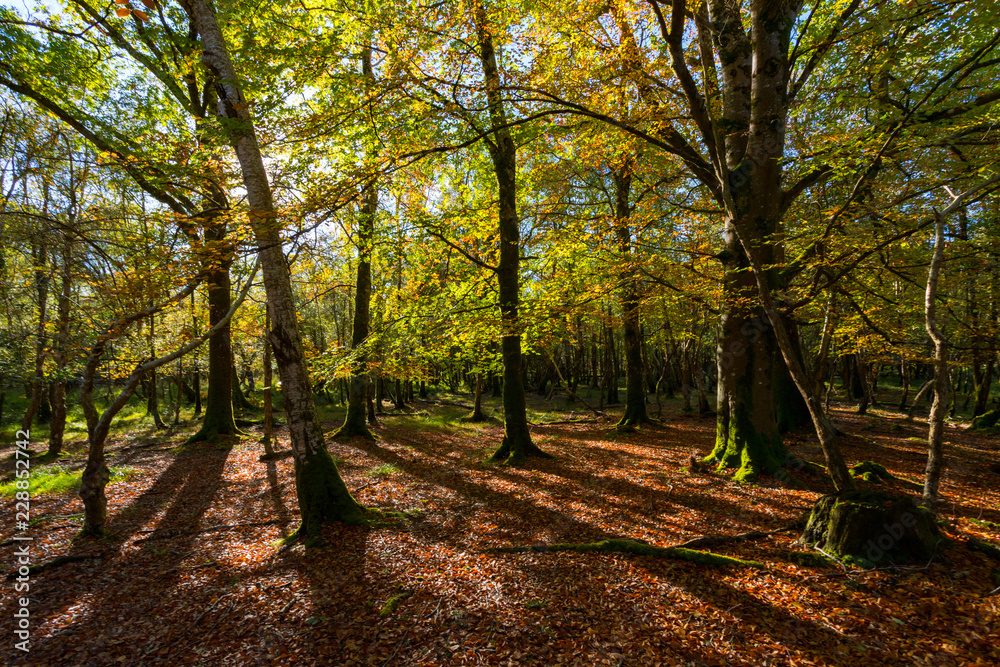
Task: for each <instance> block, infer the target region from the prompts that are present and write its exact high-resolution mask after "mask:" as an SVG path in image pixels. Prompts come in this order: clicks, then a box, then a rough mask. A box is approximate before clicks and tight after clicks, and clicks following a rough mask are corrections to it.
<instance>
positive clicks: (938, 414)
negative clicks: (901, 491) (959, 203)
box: [923, 215, 948, 510]
mask: <svg viewBox="0 0 1000 667" xmlns="http://www.w3.org/2000/svg"><path fill="white" fill-rule="evenodd" d="M943 262H944V216H942V215H938V217H937V220H936V222H935V227H934V255H933V256H932V258H931V266H930V269H929V271H928V273H927V292H926V294H925V298H924V320H925V326H926V328H927V334H928V335H929V336H930V337H931V340H932V341H933V342H934V403H933V404H932V405H931V414H930V416H929V417H928V418H927V469H926V471H925V472H924V494H923V503H924V505H925V506H926V507H928V508H929V509H932V510H933V509H936V507H937V502H938V487H939V486H940V482H941V468H942V466H943V465H944V452H943V444H942V441H941V440H942V438H941V434H942V433H943V431H944V416H945V411H946V410H947V408H948V343H947V341H946V340H945V338H944V335H943V334H942V333H941V330H940V329H939V328H938V323H937V292H938V280H939V278H940V276H941V264H942V263H943Z"/></svg>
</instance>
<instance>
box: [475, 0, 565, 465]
mask: <svg viewBox="0 0 1000 667" xmlns="http://www.w3.org/2000/svg"><path fill="white" fill-rule="evenodd" d="M474 12H475V23H476V37H477V39H478V44H479V55H480V60H481V61H482V65H483V74H484V76H485V80H486V98H487V105H488V107H489V116H490V123H491V125H492V129H493V135H492V138H490V137H484V138H483V141H485V142H486V146H487V148H488V149H489V153H490V158H491V159H492V161H493V171H494V175H495V177H496V180H497V192H498V196H499V203H500V206H499V209H500V211H499V224H498V227H499V236H500V259H499V262H498V263H497V268H496V274H497V288H498V290H497V291H498V293H499V299H500V329H501V332H500V335H501V339H500V349H501V353H502V355H503V410H504V414H503V428H504V435H503V440H502V441H501V443H500V447H499V448H497V450H496V452H494V453H493V456H491V457H490V460H491V461H494V462H503V463H508V464H512V465H516V464H519V463H522V462H523V461H524V460H525V459H526V458H527V457H530V456H535V457H546V458H548V457H549V456H550V455H548V454H546V453H545V452H543V451H542V450H541V449H539V448H538V447H537V446H536V445H535V444H534V443H533V442H532V441H531V433H530V431H529V430H528V410H527V404H526V401H525V395H524V380H523V378H522V374H521V370H522V369H521V332H520V326H521V325H520V322H519V321H518V304H519V301H520V298H521V285H520V265H521V227H520V220H519V219H518V215H517V182H516V179H517V149H516V148H515V146H514V140H513V139H512V138H511V136H510V130H509V129H508V128H507V115H506V112H505V110H504V104H503V100H502V98H501V96H500V85H501V82H500V72H499V70H498V69H497V61H496V52H495V50H494V47H493V35H492V33H491V27H492V26H490V25H489V24H488V22H487V17H486V10H485V8H484V7H483V5H482V4H481V2H478V1H477V2H476V4H475V5H474Z"/></svg>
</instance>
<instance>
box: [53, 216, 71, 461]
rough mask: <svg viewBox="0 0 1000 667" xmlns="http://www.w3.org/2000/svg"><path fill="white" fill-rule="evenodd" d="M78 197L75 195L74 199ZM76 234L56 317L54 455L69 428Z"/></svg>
mask: <svg viewBox="0 0 1000 667" xmlns="http://www.w3.org/2000/svg"><path fill="white" fill-rule="evenodd" d="M73 201H75V197H74V199H73ZM72 260H73V237H72V235H71V234H70V233H69V232H65V233H64V234H63V247H62V284H61V289H60V291H59V303H58V305H57V311H58V317H57V320H56V322H57V323H56V339H55V346H54V349H53V351H52V357H53V360H54V361H55V362H56V378H57V379H56V381H55V382H54V383H53V385H52V420H51V422H49V451H48V455H49V456H50V457H56V456H58V455H59V453H60V452H61V451H62V447H63V435H64V433H65V431H66V380H65V370H66V364H67V362H68V361H69V324H70V320H69V316H70V297H71V296H72V286H73V262H72Z"/></svg>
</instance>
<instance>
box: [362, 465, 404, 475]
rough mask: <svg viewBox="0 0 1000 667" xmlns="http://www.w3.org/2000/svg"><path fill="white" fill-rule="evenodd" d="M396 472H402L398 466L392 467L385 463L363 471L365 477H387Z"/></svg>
mask: <svg viewBox="0 0 1000 667" xmlns="http://www.w3.org/2000/svg"><path fill="white" fill-rule="evenodd" d="M397 472H402V471H401V470H400V469H399V467H398V466H394V465H392V464H391V463H386V464H384V465H380V466H376V467H374V468H369V469H368V470H366V471H365V477H389V476H390V475H394V474H396V473H397Z"/></svg>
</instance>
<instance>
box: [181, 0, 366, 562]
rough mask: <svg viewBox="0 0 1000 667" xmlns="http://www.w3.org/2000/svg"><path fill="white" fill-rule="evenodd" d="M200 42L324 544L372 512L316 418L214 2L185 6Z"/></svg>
mask: <svg viewBox="0 0 1000 667" xmlns="http://www.w3.org/2000/svg"><path fill="white" fill-rule="evenodd" d="M182 5H183V6H184V8H185V9H186V11H187V12H188V14H189V15H190V17H191V19H192V23H193V25H194V27H195V28H196V29H197V31H198V34H199V35H200V37H201V44H202V48H203V55H202V63H203V64H204V65H205V67H206V68H207V70H208V71H209V72H210V73H211V76H212V77H213V79H214V84H215V86H216V89H217V90H218V92H219V105H218V114H219V116H220V117H221V119H222V128H223V130H224V131H225V132H226V133H227V134H228V136H229V140H230V143H231V144H232V145H233V147H234V149H235V151H236V157H237V158H238V160H239V163H240V170H241V172H242V175H243V183H244V186H245V187H246V191H247V199H248V203H249V205H250V224H251V226H252V229H253V233H254V236H255V238H256V240H257V247H258V251H259V254H260V259H261V266H262V268H263V272H264V287H265V290H266V292H267V303H268V309H269V312H270V314H271V318H272V319H271V328H270V330H269V331H268V336H269V339H270V341H271V345H272V346H273V350H274V357H275V361H276V362H277V365H278V374H279V375H280V377H281V388H282V394H283V396H284V403H285V414H286V415H287V417H288V431H289V436H290V440H291V446H292V451H293V453H294V462H295V486H296V491H297V495H298V503H299V510H300V514H301V520H302V524H301V526H300V527H299V530H298V533H297V535H298V536H300V537H302V538H304V539H305V540H306V541H307V543H308V542H315V541H318V540H319V538H320V527H321V524H322V523H323V522H324V521H331V520H337V521H344V522H348V523H364V522H365V520H366V512H365V510H364V508H363V507H361V506H360V505H359V504H358V503H357V502H356V501H355V500H354V498H353V497H351V494H350V492H349V491H348V490H347V486H346V485H345V484H344V481H343V479H341V477H340V474H339V473H338V471H337V466H336V464H335V463H334V461H333V458H332V457H331V456H330V454H329V452H328V451H327V449H326V444H325V442H324V441H323V431H322V430H321V428H320V425H319V421H318V420H317V417H316V406H315V403H314V401H313V395H312V390H311V388H312V384H311V383H310V381H309V371H308V368H307V366H306V360H305V353H304V350H303V346H302V337H301V334H300V331H299V323H298V320H297V318H296V313H295V300H294V294H293V292H292V282H291V276H290V275H289V271H288V264H287V262H286V261H285V255H284V252H283V251H282V239H281V236H280V233H279V231H280V225H279V224H278V220H277V213H276V210H275V206H274V200H273V198H272V194H271V187H270V184H269V183H268V179H267V173H266V171H265V169H264V161H263V158H262V157H261V153H260V147H259V146H258V144H257V139H256V136H255V134H254V128H253V122H252V120H251V118H250V115H249V104H247V100H246V98H245V97H244V96H243V93H242V92H241V90H240V88H239V86H238V83H237V82H238V81H240V77H239V76H237V74H236V71H235V69H234V68H233V65H232V61H231V60H230V57H229V52H228V48H227V46H226V42H225V39H224V38H223V35H222V31H221V30H220V28H219V24H218V21H217V20H216V17H215V14H214V12H213V11H212V9H211V7H210V5H209V4H208V2H207V0H182Z"/></svg>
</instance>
